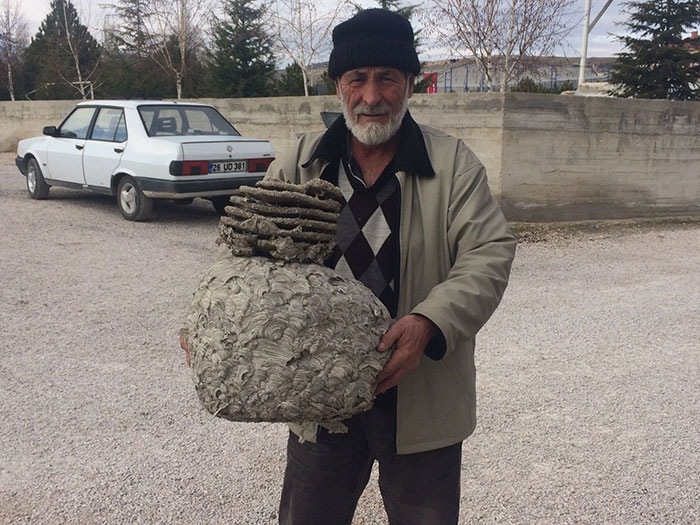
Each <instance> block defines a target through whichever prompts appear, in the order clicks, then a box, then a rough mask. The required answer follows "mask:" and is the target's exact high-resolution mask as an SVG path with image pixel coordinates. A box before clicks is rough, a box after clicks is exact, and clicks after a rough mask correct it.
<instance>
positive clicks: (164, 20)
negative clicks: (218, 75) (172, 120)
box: [147, 0, 214, 99]
mask: <svg viewBox="0 0 700 525" xmlns="http://www.w3.org/2000/svg"><path fill="white" fill-rule="evenodd" d="M213 4H214V2H213V1H212V0H151V12H150V16H149V17H148V18H147V23H148V25H149V34H150V40H151V45H152V47H153V50H154V55H153V57H154V59H155V60H156V62H157V63H158V65H159V66H160V67H161V68H162V69H163V70H164V71H165V72H166V73H168V74H169V75H171V76H172V77H173V78H174V79H175V86H176V89H177V98H178V99H180V98H182V81H183V79H184V77H185V75H186V73H187V60H188V56H191V54H192V53H194V52H196V51H197V49H198V48H199V47H200V46H201V45H202V43H203V39H202V36H201V35H202V34H205V33H206V32H205V31H202V27H203V26H205V25H206V22H207V19H208V18H209V17H210V15H211V13H212V8H213Z"/></svg>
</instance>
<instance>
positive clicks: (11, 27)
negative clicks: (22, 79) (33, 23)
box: [0, 0, 28, 100]
mask: <svg viewBox="0 0 700 525" xmlns="http://www.w3.org/2000/svg"><path fill="white" fill-rule="evenodd" d="M0 10H1V11H2V12H0V46H2V58H3V60H4V61H5V63H6V64H7V90H8V91H9V92H10V99H11V100H15V85H14V79H13V77H12V66H13V65H14V64H16V63H17V60H18V59H19V56H20V55H21V53H22V50H23V49H24V48H25V47H26V46H27V40H28V37H27V21H26V20H25V19H24V16H23V14H22V9H21V4H20V0H0Z"/></svg>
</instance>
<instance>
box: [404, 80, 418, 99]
mask: <svg viewBox="0 0 700 525" xmlns="http://www.w3.org/2000/svg"><path fill="white" fill-rule="evenodd" d="M406 82H408V98H411V97H412V96H413V86H415V82H416V77H415V76H413V75H408V78H407V79H406Z"/></svg>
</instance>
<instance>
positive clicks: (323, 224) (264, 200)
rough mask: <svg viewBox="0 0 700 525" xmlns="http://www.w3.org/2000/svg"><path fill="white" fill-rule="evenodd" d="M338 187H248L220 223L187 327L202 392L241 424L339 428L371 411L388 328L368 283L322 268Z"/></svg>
mask: <svg viewBox="0 0 700 525" xmlns="http://www.w3.org/2000/svg"><path fill="white" fill-rule="evenodd" d="M342 202H343V201H342V194H340V192H339V190H338V189H337V188H336V187H335V186H333V185H332V184H330V183H328V182H325V181H321V180H314V181H311V183H307V184H305V185H293V184H288V183H283V182H277V181H272V182H268V181H264V182H262V183H259V184H258V185H257V186H256V187H255V188H248V187H242V188H241V189H240V191H239V192H238V193H237V194H236V195H235V196H233V197H231V203H230V205H229V206H228V207H227V208H226V212H227V215H226V216H225V217H222V218H221V222H220V227H219V232H220V243H221V244H223V245H225V248H222V251H221V252H220V254H219V256H218V257H217V260H216V261H215V263H214V264H213V265H212V266H211V267H210V268H208V269H207V271H206V272H205V275H204V277H203V278H202V280H201V283H200V286H199V288H198V289H197V291H196V292H195V294H194V297H193V300H192V305H191V307H190V311H189V314H188V316H187V319H186V323H185V329H186V333H187V341H188V344H189V347H190V354H191V363H192V367H193V376H194V381H195V387H196V390H197V393H198V395H199V398H200V400H201V402H202V404H203V405H204V406H205V407H206V408H207V410H209V411H210V412H211V413H213V414H216V415H218V416H220V417H223V418H226V419H230V420H234V421H284V422H300V423H304V422H318V423H321V424H324V425H325V426H327V427H328V428H330V429H331V430H335V431H341V430H342V428H343V426H342V424H340V422H341V421H342V420H344V419H346V418H348V417H350V416H352V415H354V414H357V413H359V412H362V411H365V410H368V409H369V408H371V406H372V403H373V400H374V395H373V390H374V380H375V378H376V376H377V374H378V373H379V371H380V370H381V369H382V368H383V366H384V364H385V363H386V361H387V360H388V358H389V355H390V353H389V352H382V353H380V352H377V351H376V346H377V344H378V343H379V339H380V337H381V336H382V335H383V334H384V332H386V330H387V329H388V328H389V325H390V323H391V316H390V315H389V313H388V311H387V310H386V308H385V307H384V305H383V304H382V303H381V301H380V300H379V299H378V298H377V297H376V296H375V295H374V294H373V293H372V292H371V291H370V290H369V289H368V288H367V287H366V286H365V285H363V284H362V283H360V282H359V281H357V280H354V279H346V278H344V277H342V276H340V275H339V274H337V273H336V272H335V271H334V270H332V269H329V268H327V267H325V266H322V265H321V264H318V263H321V262H322V261H323V260H324V259H325V258H326V257H328V255H329V254H330V253H331V251H332V249H333V247H334V245H335V223H336V220H337V216H338V212H339V211H340V209H341V207H342Z"/></svg>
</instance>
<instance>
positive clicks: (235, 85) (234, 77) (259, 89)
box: [210, 0, 275, 97]
mask: <svg viewBox="0 0 700 525" xmlns="http://www.w3.org/2000/svg"><path fill="white" fill-rule="evenodd" d="M254 4H255V2H254V0H225V2H224V13H225V14H224V16H223V17H222V18H220V19H219V18H216V19H215V20H214V45H213V50H212V52H211V67H210V74H211V81H212V88H213V91H214V94H215V95H216V96H219V97H265V96H269V95H271V94H272V85H273V84H272V76H273V74H274V71H275V56H274V54H273V52H272V40H271V38H270V36H269V35H268V33H267V32H266V30H265V24H264V22H263V19H264V17H265V15H266V8H265V7H264V6H261V7H255V5H254Z"/></svg>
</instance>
